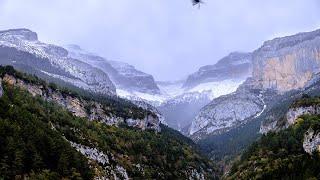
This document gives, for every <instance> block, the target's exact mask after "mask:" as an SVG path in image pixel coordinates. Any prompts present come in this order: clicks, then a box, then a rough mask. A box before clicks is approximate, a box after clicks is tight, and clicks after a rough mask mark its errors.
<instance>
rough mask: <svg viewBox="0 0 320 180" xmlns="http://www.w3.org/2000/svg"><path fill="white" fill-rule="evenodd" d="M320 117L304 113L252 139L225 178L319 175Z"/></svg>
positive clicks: (307, 176) (310, 176)
mask: <svg viewBox="0 0 320 180" xmlns="http://www.w3.org/2000/svg"><path fill="white" fill-rule="evenodd" d="M319 131H320V117H319V116H317V115H305V116H302V117H300V118H298V119H296V120H295V123H294V124H292V125H290V126H289V128H288V129H285V130H281V131H279V132H276V133H275V132H271V133H268V134H267V135H264V136H262V137H261V139H260V140H259V141H258V142H256V143H254V144H253V145H252V146H251V147H250V148H249V149H248V150H247V151H246V152H245V153H244V154H243V155H242V157H241V159H240V160H239V161H238V162H237V163H235V164H234V165H233V167H232V169H231V171H230V173H229V174H228V175H227V176H226V178H225V179H248V178H254V179H319V178H320V174H319V172H320V164H319V160H320V156H319V147H320V135H319Z"/></svg>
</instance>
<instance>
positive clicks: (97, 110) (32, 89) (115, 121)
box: [3, 75, 160, 131]
mask: <svg viewBox="0 0 320 180" xmlns="http://www.w3.org/2000/svg"><path fill="white" fill-rule="evenodd" d="M3 81H4V82H5V83H7V84H9V85H13V86H16V87H19V88H22V89H25V90H27V91H28V92H29V93H31V94H32V95H33V96H40V97H43V98H44V99H45V100H48V101H52V102H55V103H57V104H59V105H61V106H63V107H64V108H66V109H67V110H68V111H70V112H71V113H72V114H73V115H75V116H78V117H85V118H88V119H89V120H97V121H100V122H103V123H106V124H108V125H119V124H121V123H126V124H127V125H129V126H132V127H137V128H140V129H143V130H144V129H153V130H156V131H160V120H159V119H158V117H156V116H152V115H146V116H145V117H144V118H142V119H133V118H126V119H125V118H123V117H117V116H116V115H114V114H111V113H110V112H109V111H108V109H110V107H107V106H105V105H103V104H101V103H99V102H95V101H88V100H84V99H81V98H78V97H74V96H72V95H68V94H63V93H61V92H60V91H57V90H53V89H50V88H49V89H46V88H44V87H43V86H42V85H35V84H31V83H27V82H25V81H23V80H20V79H17V78H15V77H13V76H11V75H5V76H4V77H3Z"/></svg>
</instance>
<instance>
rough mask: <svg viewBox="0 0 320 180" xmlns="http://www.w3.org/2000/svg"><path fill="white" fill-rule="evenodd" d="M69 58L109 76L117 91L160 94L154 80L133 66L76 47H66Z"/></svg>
mask: <svg viewBox="0 0 320 180" xmlns="http://www.w3.org/2000/svg"><path fill="white" fill-rule="evenodd" d="M66 48H67V49H68V51H69V56H70V57H72V58H75V59H79V60H81V61H83V62H85V63H88V64H90V65H92V66H94V67H96V68H98V69H100V70H102V71H103V72H105V73H106V74H108V75H109V76H110V79H111V80H112V82H113V83H114V84H115V85H116V86H117V88H119V89H124V90H127V91H137V92H142V93H150V94H160V90H159V88H158V86H157V84H156V83H155V81H154V78H153V77H152V76H151V75H149V74H146V73H144V72H141V71H139V70H137V69H135V68H134V66H132V65H129V64H127V63H123V62H119V61H110V60H107V59H105V58H103V57H100V56H98V55H95V54H92V53H90V52H87V51H85V50H83V49H81V48H80V47H79V46H78V45H68V46H67V47H66Z"/></svg>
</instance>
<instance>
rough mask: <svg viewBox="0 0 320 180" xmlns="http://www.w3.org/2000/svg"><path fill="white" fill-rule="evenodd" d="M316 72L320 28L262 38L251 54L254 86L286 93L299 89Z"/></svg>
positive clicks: (318, 64) (318, 65)
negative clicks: (257, 47) (286, 35)
mask: <svg viewBox="0 0 320 180" xmlns="http://www.w3.org/2000/svg"><path fill="white" fill-rule="evenodd" d="M319 71H320V30H317V31H313V32H308V33H300V34H297V35H293V36H288V37H283V38H276V39H273V40H270V41H266V42H265V43H264V44H263V46H262V47H261V48H259V49H258V50H256V51H255V52H254V53H253V74H252V76H253V79H254V82H255V85H256V87H259V88H262V89H274V90H277V91H279V92H286V91H289V90H293V89H299V88H303V87H304V86H305V85H306V84H307V82H308V81H309V80H310V79H311V78H312V75H313V74H315V73H318V72H319Z"/></svg>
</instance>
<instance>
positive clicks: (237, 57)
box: [183, 52, 252, 89]
mask: <svg viewBox="0 0 320 180" xmlns="http://www.w3.org/2000/svg"><path fill="white" fill-rule="evenodd" d="M251 58H252V57H251V53H238V52H234V53H231V54H229V55H228V56H226V57H224V58H222V59H221V60H220V61H218V62H217V63H216V64H215V65H208V66H203V67H201V68H200V69H199V70H198V71H197V72H195V73H193V74H191V75H190V76H189V77H188V79H187V81H186V82H185V84H184V85H183V87H184V88H187V89H189V88H192V87H194V86H197V85H199V84H201V83H205V82H214V81H223V80H226V79H245V78H247V77H249V76H250V74H251Z"/></svg>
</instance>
